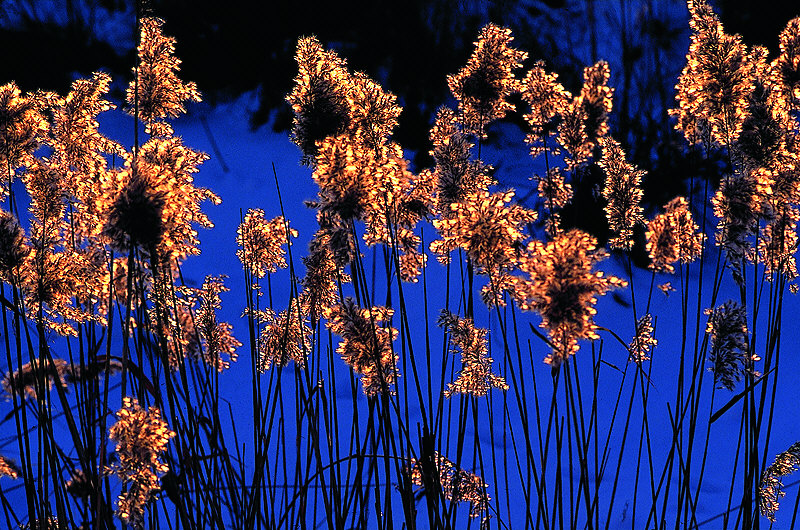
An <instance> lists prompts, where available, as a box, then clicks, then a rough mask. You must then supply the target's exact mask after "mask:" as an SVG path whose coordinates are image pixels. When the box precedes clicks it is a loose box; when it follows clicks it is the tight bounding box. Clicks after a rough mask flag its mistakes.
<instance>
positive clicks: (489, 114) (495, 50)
mask: <svg viewBox="0 0 800 530" xmlns="http://www.w3.org/2000/svg"><path fill="white" fill-rule="evenodd" d="M512 40H514V39H513V37H512V36H511V30H510V29H508V28H502V27H499V26H496V25H494V24H488V25H487V26H484V27H483V28H482V29H481V31H480V34H479V35H478V40H477V41H476V42H475V49H474V51H473V52H472V56H471V57H470V58H469V61H468V62H467V65H466V66H465V67H464V68H462V69H461V70H460V71H459V72H458V74H455V75H449V76H447V84H448V85H449V86H450V91H451V92H452V93H453V96H455V98H456V99H457V100H458V109H459V111H460V113H461V116H462V121H463V123H464V126H465V128H466V130H467V131H468V132H469V133H470V134H474V135H476V136H478V137H481V138H485V137H486V125H487V124H488V123H490V122H492V121H494V120H496V119H499V118H502V117H504V116H505V115H506V112H508V111H509V110H512V109H513V105H511V103H509V102H508V101H507V98H508V96H510V95H511V94H512V93H515V92H519V91H520V82H519V80H518V79H516V78H515V77H514V70H516V69H518V68H521V67H522V61H524V60H525V59H526V58H527V56H528V54H527V53H525V52H523V51H520V50H517V49H515V48H512V47H511V41H512Z"/></svg>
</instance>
